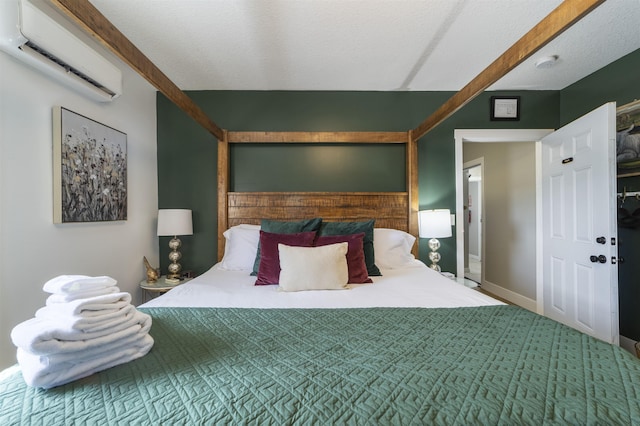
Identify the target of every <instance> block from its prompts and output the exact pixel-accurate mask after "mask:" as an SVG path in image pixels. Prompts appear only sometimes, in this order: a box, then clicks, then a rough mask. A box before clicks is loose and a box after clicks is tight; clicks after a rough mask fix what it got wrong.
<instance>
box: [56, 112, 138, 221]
mask: <svg viewBox="0 0 640 426" xmlns="http://www.w3.org/2000/svg"><path fill="white" fill-rule="evenodd" d="M123 220H127V135H126V133H123V132H121V131H119V130H116V129H114V128H112V127H109V126H106V125H104V124H102V123H99V122H97V121H95V120H92V119H90V118H88V117H85V116H83V115H81V114H78V113H75V112H73V111H71V110H68V109H66V108H64V107H61V106H55V107H53V222H54V223H56V224H60V223H78V222H109V221H123Z"/></svg>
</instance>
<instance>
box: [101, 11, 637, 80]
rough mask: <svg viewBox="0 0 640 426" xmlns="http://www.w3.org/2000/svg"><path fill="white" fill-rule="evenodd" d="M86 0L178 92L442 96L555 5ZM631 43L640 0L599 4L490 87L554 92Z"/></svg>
mask: <svg viewBox="0 0 640 426" xmlns="http://www.w3.org/2000/svg"><path fill="white" fill-rule="evenodd" d="M91 2H92V3H93V4H94V5H95V6H96V7H97V8H98V9H99V10H100V11H101V12H102V13H103V14H104V15H105V16H106V17H107V18H108V19H109V20H110V21H111V22H112V23H113V24H114V25H115V26H116V27H117V28H118V29H120V31H122V33H124V35H125V36H126V37H128V38H129V39H130V40H131V41H132V42H133V43H134V44H135V45H136V46H137V47H138V48H139V49H140V50H141V51H142V52H143V53H145V55H147V56H148V57H149V59H151V60H152V61H153V62H154V63H155V64H156V65H157V66H158V67H159V68H160V70H162V71H163V72H164V73H165V74H166V75H167V76H168V77H169V78H170V79H171V80H172V81H173V82H174V83H176V84H177V85H178V86H179V87H180V88H181V89H183V90H208V89H211V90H374V91H392V90H413V91H416V90H437V91H440V90H459V89H460V88H462V87H463V86H464V85H465V84H467V83H468V82H469V81H471V80H472V79H473V78H474V77H475V76H476V75H477V74H478V73H480V72H481V71H482V70H483V69H484V68H485V67H486V66H488V65H489V64H490V63H491V62H493V60H495V59H496V58H497V57H498V56H499V55H500V54H502V53H503V52H504V51H505V50H506V49H508V48H509V47H510V46H511V45H512V44H513V43H514V42H516V41H517V40H518V39H519V38H520V37H521V36H522V35H524V34H525V33H526V32H527V31H529V30H530V29H531V28H532V27H533V26H534V25H535V24H536V23H538V22H539V21H540V20H541V19H543V18H544V17H545V16H546V15H547V14H549V13H550V12H551V11H552V10H553V9H554V8H555V7H556V6H558V5H559V4H560V3H561V0H135V1H131V0H91ZM638 48H640V0H608V1H606V2H605V3H604V4H603V5H601V6H599V7H598V8H597V9H596V10H594V11H593V12H591V13H590V14H589V15H587V16H586V17H585V18H583V19H582V20H581V21H580V22H578V23H577V24H575V25H574V26H573V27H571V28H570V29H569V30H568V31H566V32H565V33H563V34H562V35H560V37H558V38H557V39H556V40H554V41H552V42H551V43H550V44H548V45H547V46H546V47H544V48H542V50H541V51H539V52H538V53H537V54H535V55H534V56H533V57H532V58H529V59H528V60H527V61H525V62H524V63H523V64H521V65H520V66H519V67H518V68H516V69H515V70H513V71H512V72H511V73H510V74H508V75H507V76H505V77H504V78H502V79H501V80H500V81H498V82H497V83H496V84H494V85H493V86H492V87H491V88H490V90H516V89H522V90H543V89H552V90H559V89H562V88H564V87H566V86H568V85H570V84H572V83H574V82H576V81H577V80H579V79H581V78H583V77H585V76H587V75H589V74H591V73H592V72H594V71H596V70H598V69H600V68H602V67H603V66H605V65H607V64H608V63H610V62H613V61H615V60H616V59H619V58H620V57H622V56H624V55H626V54H627V53H630V52H632V51H634V50H636V49H638ZM545 55H558V56H559V60H558V62H557V64H556V65H555V66H554V67H552V68H549V69H536V68H535V66H534V63H535V61H536V60H537V59H538V58H539V57H541V56H545Z"/></svg>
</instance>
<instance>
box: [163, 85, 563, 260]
mask: <svg viewBox="0 0 640 426" xmlns="http://www.w3.org/2000/svg"><path fill="white" fill-rule="evenodd" d="M188 94H189V96H190V97H192V99H193V100H194V101H195V102H196V103H198V105H200V107H201V108H202V109H203V110H204V111H205V112H206V113H207V114H208V115H209V116H210V117H212V119H213V120H214V121H215V122H216V123H217V124H218V125H219V126H220V127H222V128H226V129H229V130H236V131H250V130H265V131H266V130H271V131H295V130H298V131H322V130H326V131H406V130H409V129H411V128H414V127H416V126H417V125H418V124H419V123H420V122H421V121H422V120H424V119H425V118H426V117H427V116H428V115H429V114H431V113H432V112H433V111H434V110H435V109H436V108H437V107H439V106H440V105H441V104H442V103H443V102H444V101H446V100H447V99H448V98H449V97H450V96H451V95H452V94H453V93H452V92H278V91H276V92H231V91H194V92H189V93H188ZM495 94H498V93H491V94H483V95H481V96H479V97H478V98H476V99H475V100H473V101H472V102H471V103H469V104H468V105H466V106H465V107H464V108H462V109H461V110H460V111H458V113H457V114H456V115H455V116H454V117H451V118H450V119H448V120H447V121H445V122H444V123H442V124H441V125H440V126H438V127H437V128H436V129H434V130H433V131H432V132H430V133H428V134H427V135H426V136H425V137H423V138H422V140H421V141H420V143H419V184H420V208H449V209H451V211H452V212H454V211H455V180H454V140H453V131H454V129H456V128H540V127H542V128H550V127H557V124H558V117H559V111H558V105H559V94H558V92H555V91H539V92H510V93H509V94H516V95H520V96H521V97H522V106H521V116H522V119H521V120H520V121H518V122H493V121H490V120H489V97H490V95H495ZM500 94H506V93H500ZM157 106H158V187H159V196H158V198H159V207H160V208H191V209H192V210H193V214H194V233H195V234H194V235H193V236H191V237H183V238H182V241H183V248H182V254H183V262H182V263H183V266H184V267H185V268H186V269H193V270H194V271H196V272H197V273H201V272H203V271H205V270H206V269H208V268H209V267H210V266H211V265H212V264H213V263H214V262H215V260H216V232H217V229H216V211H217V206H216V160H217V155H216V141H215V138H214V137H213V136H211V135H209V134H208V133H207V132H206V131H204V130H202V129H201V128H200V126H199V125H198V124H196V123H195V122H193V121H192V120H191V119H190V118H188V117H187V116H186V115H185V114H184V113H183V112H181V111H180V110H179V109H178V108H176V107H175V106H174V105H173V104H172V103H171V102H169V101H168V100H167V99H166V98H165V97H164V96H162V95H160V94H159V95H158V100H157ZM320 165H321V167H320ZM231 168H232V176H231V183H232V189H233V190H240V191H252V190H273V191H293V190H309V191H322V190H326V191H341V190H346V191H398V190H404V189H405V188H404V185H405V181H404V176H405V164H404V149H402V148H400V147H399V146H396V145H382V146H381V145H368V146H365V147H363V146H353V145H347V146H321V145H313V146H309V145H305V146H301V145H293V146H291V145H287V146H280V145H269V146H257V145H253V146H252V145H248V146H245V145H242V146H234V147H233V148H232V151H231ZM166 245H167V241H165V239H164V238H163V239H161V241H160V254H161V258H160V259H161V264H162V266H163V267H166V263H167V262H166V260H165V259H166V257H167V254H168V248H167V247H166ZM425 245H426V244H422V245H421V246H422V249H421V252H420V257H421V258H422V259H424V260H426V255H427V251H426V250H425V248H424V246H425ZM440 252H441V253H442V255H443V259H442V261H441V263H440V264H441V266H442V267H443V270H448V271H455V267H456V260H455V239H454V238H448V239H443V240H442V248H441V249H440Z"/></svg>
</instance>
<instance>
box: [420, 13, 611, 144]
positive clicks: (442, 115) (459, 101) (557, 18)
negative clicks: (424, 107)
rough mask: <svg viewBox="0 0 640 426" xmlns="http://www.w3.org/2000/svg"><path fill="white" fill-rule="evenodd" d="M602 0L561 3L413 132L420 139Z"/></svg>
mask: <svg viewBox="0 0 640 426" xmlns="http://www.w3.org/2000/svg"><path fill="white" fill-rule="evenodd" d="M604 2H605V0H565V1H563V2H562V3H561V4H560V5H559V6H558V7H557V8H555V9H554V10H553V11H552V12H551V13H550V14H549V15H547V16H546V17H545V18H544V19H543V20H542V21H540V22H539V23H538V24H537V25H536V26H535V27H533V28H532V29H531V30H530V31H529V32H528V33H526V34H525V35H524V36H522V38H520V39H519V40H518V41H517V42H516V43H515V44H514V45H513V46H511V47H510V48H509V49H507V51H506V52H504V53H503V54H502V55H501V56H500V57H499V58H498V59H496V60H495V61H494V62H493V63H491V65H489V66H488V67H487V68H485V69H484V70H483V71H482V72H481V73H480V74H478V75H477V76H476V77H475V78H474V79H473V80H471V82H469V83H468V84H467V85H466V86H464V87H463V88H462V89H461V90H460V91H459V92H457V93H456V94H455V95H453V96H452V97H451V98H449V100H447V101H446V102H445V103H444V104H442V105H441V106H440V107H439V108H438V109H437V110H436V111H435V112H434V113H433V114H431V115H430V116H429V117H427V118H426V119H425V120H424V121H423V122H422V123H420V124H419V125H418V127H416V128H415V129H413V131H412V133H413V138H414V140H417V139H420V138H421V137H422V136H424V135H425V134H426V133H427V132H429V131H430V130H432V129H433V128H434V127H436V126H437V125H438V124H440V123H442V122H443V121H444V120H446V119H447V118H449V117H450V116H452V115H453V114H454V113H455V112H456V111H458V110H459V109H460V108H462V107H463V106H465V105H466V104H467V103H469V102H470V101H471V100H472V99H473V98H475V97H476V96H478V95H479V94H480V93H482V92H483V91H484V90H486V89H487V88H488V87H489V86H491V85H492V84H493V83H495V82H496V81H498V80H500V79H501V78H502V77H504V76H505V75H506V74H507V73H508V72H509V71H511V70H512V69H514V68H515V67H516V66H518V65H519V64H520V63H522V62H523V61H524V60H526V59H527V58H528V57H530V56H531V55H533V54H534V53H535V52H537V51H538V50H539V49H540V48H542V47H543V46H545V45H546V44H547V43H549V42H550V41H551V40H553V39H554V38H556V37H557V36H559V35H560V34H561V33H562V32H564V31H565V30H566V29H567V28H569V27H571V25H573V24H574V23H576V22H577V21H579V20H580V19H581V18H582V17H583V16H585V15H587V14H588V13H589V12H591V11H592V10H593V9H595V8H596V7H598V6H599V5H601V4H602V3H604Z"/></svg>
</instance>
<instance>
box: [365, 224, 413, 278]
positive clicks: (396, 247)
mask: <svg viewBox="0 0 640 426" xmlns="http://www.w3.org/2000/svg"><path fill="white" fill-rule="evenodd" d="M415 241H416V237H414V236H413V235H411V234H409V233H407V232H404V231H400V230H398V229H389V228H375V229H374V230H373V251H374V252H375V255H376V265H378V267H380V268H383V269H397V268H406V267H410V266H415V265H414V264H415V257H414V256H413V254H412V253H411V248H412V247H413V244H414V243H415Z"/></svg>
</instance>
